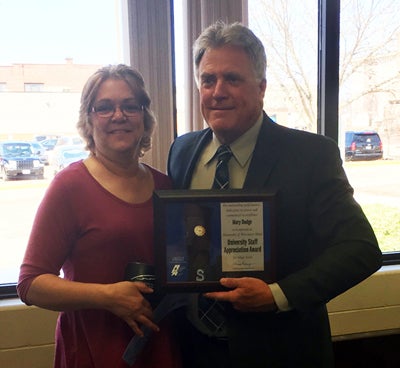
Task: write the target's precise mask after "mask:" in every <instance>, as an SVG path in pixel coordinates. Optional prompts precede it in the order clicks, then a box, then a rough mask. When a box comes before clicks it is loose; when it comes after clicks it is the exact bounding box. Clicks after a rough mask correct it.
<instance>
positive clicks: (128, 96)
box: [91, 79, 144, 159]
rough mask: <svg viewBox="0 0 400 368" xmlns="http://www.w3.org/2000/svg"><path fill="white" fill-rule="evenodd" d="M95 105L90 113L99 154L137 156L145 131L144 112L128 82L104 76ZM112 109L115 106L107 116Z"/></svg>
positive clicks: (111, 156) (96, 150)
mask: <svg viewBox="0 0 400 368" xmlns="http://www.w3.org/2000/svg"><path fill="white" fill-rule="evenodd" d="M93 107H94V111H95V112H92V113H91V117H92V125H93V140H94V144H95V152H96V154H101V155H103V156H105V157H107V158H109V159H112V158H113V157H117V156H120V155H121V154H128V155H130V157H137V155H138V154H139V149H140V148H139V147H140V140H141V138H142V136H143V134H144V120H143V119H144V115H143V111H142V109H141V106H140V104H139V102H138V101H137V100H136V98H135V95H134V94H133V91H132V89H131V88H130V87H129V85H128V84H127V83H126V82H125V81H124V80H120V79H107V80H105V81H104V82H103V83H102V84H101V85H100V88H99V91H98V93H97V96H96V99H95V101H94V104H93ZM136 107H137V111H136V112H135V108H136ZM110 110H113V112H112V115H111V116H106V117H105V116H104V115H107V114H105V113H106V112H107V111H108V112H109V113H111V112H110ZM124 111H125V112H126V114H124ZM127 115H129V116H127Z"/></svg>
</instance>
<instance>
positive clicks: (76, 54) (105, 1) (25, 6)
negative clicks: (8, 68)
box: [0, 0, 122, 65]
mask: <svg viewBox="0 0 400 368" xmlns="http://www.w3.org/2000/svg"><path fill="white" fill-rule="evenodd" d="M119 3H120V1H119V0H0V65H9V64H12V63H56V64H61V63H64V61H65V58H73V60H74V63H87V64H108V63H115V62H120V61H122V52H121V42H120V41H119V40H120V39H121V30H120V22H119V19H120V17H119V15H120V9H119ZM89 24H90V26H89Z"/></svg>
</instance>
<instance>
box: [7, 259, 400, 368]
mask: <svg viewBox="0 0 400 368" xmlns="http://www.w3.org/2000/svg"><path fill="white" fill-rule="evenodd" d="M328 311H329V317H330V321H331V328H332V338H333V340H334V341H335V345H336V346H339V345H341V346H340V347H339V348H338V349H337V353H338V356H339V357H340V359H343V354H344V355H345V358H344V360H345V362H347V363H348V364H349V361H350V360H349V359H353V360H354V359H356V358H357V357H358V356H361V355H362V358H363V359H364V360H365V361H367V360H368V359H369V356H368V353H371V354H372V350H371V348H370V347H368V348H365V346H367V345H366V344H362V345H365V346H362V348H361V349H358V350H357V351H356V346H359V345H360V343H359V342H362V343H364V342H365V341H369V342H371V341H372V343H373V346H375V347H376V348H377V349H379V350H380V353H381V354H385V356H386V357H390V356H391V355H390V354H389V353H390V352H387V351H385V350H382V348H381V346H380V345H379V344H380V340H368V339H366V338H371V337H374V336H379V337H381V336H382V335H390V336H394V338H397V339H398V336H399V334H400V266H385V267H383V268H382V269H381V270H379V271H378V272H377V273H375V274H374V275H372V276H371V277H369V278H368V279H367V280H365V281H364V282H362V283H360V284H359V285H357V286H355V287H354V288H352V289H351V290H348V291H347V292H345V293H343V294H342V295H340V296H338V297H337V298H335V299H333V300H332V301H331V302H330V303H329V304H328ZM56 318H57V313H56V312H52V311H46V310H43V309H39V308H36V307H27V306H25V305H23V304H22V303H21V302H20V301H19V300H17V299H8V300H2V301H0V331H1V332H0V367H4V368H50V367H52V358H53V351H54V328H55V323H56ZM349 341H350V342H352V343H351V345H350V348H349V347H348V346H349V345H348V342H349ZM375 341H376V343H375ZM397 341H398V340H397ZM343 344H347V345H346V346H345V348H347V349H351V351H352V352H353V354H352V355H351V357H350V358H348V357H347V355H346V349H344V348H342V346H344V345H343ZM385 344H386V343H385ZM385 346H387V349H390V348H391V345H390V344H389V345H388V344H386V345H385ZM385 349H386V348H385ZM395 353H396V356H397V357H398V356H399V354H398V353H397V352H395ZM341 364H342V363H341ZM396 364H397V363H396ZM345 366H346V367H347V366H351V365H338V367H345ZM356 366H357V367H361V366H362V367H363V368H366V366H365V365H353V367H356ZM392 366H393V367H394V366H395V365H390V363H388V364H386V365H380V368H383V367H392Z"/></svg>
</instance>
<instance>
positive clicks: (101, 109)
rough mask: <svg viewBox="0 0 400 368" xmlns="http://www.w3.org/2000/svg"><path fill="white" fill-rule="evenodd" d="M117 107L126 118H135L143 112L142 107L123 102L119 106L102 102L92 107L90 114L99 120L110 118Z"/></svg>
mask: <svg viewBox="0 0 400 368" xmlns="http://www.w3.org/2000/svg"><path fill="white" fill-rule="evenodd" d="M117 107H119V109H120V110H121V112H122V113H123V114H124V115H125V116H126V117H129V118H131V117H137V116H139V115H140V114H141V113H142V111H143V106H142V105H137V104H135V103H132V102H124V103H122V104H121V105H119V106H118V105H114V104H112V103H110V102H102V103H99V104H98V105H96V106H93V107H92V112H93V113H95V114H96V115H97V116H99V117H101V118H111V116H113V115H114V114H115V111H116V110H117Z"/></svg>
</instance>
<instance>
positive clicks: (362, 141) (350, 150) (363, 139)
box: [345, 131, 383, 161]
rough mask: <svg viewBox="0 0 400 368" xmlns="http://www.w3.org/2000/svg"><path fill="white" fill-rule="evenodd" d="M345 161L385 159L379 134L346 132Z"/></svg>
mask: <svg viewBox="0 0 400 368" xmlns="http://www.w3.org/2000/svg"><path fill="white" fill-rule="evenodd" d="M345 144H346V145H345V160H346V161H350V160H377V159H381V158H382V157H383V146H382V141H381V138H380V137H379V134H378V133H377V132H374V131H357V132H356V131H349V132H346V142H345Z"/></svg>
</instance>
